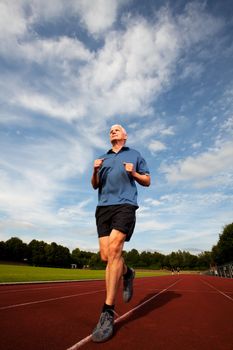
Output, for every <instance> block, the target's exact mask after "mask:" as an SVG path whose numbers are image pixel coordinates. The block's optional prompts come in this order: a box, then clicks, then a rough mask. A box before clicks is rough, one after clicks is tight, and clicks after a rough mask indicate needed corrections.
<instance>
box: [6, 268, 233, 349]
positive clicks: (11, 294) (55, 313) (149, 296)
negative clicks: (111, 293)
mask: <svg viewBox="0 0 233 350" xmlns="http://www.w3.org/2000/svg"><path fill="white" fill-rule="evenodd" d="M104 296H105V291H104V282H103V281H92V282H72V283H56V284H55V283H54V284H52V283H51V284H32V285H14V286H13V285H11V286H6V285H5V286H0V332H1V333H0V349H2V350H3V349H4V350H15V349H17V350H68V349H72V350H76V349H79V348H81V349H83V350H92V349H99V350H101V349H111V350H119V349H120V350H124V349H133V350H139V349H140V350H141V349H144V348H145V349H148V350H150V349H151V350H154V349H157V350H170V349H172V350H177V349H179V350H182V349H185V350H209V349H211V350H232V349H233V280H230V279H223V278H218V277H207V276H201V275H182V274H181V275H178V276H166V277H153V278H152V277H151V278H140V279H135V292H134V298H133V300H132V301H131V302H130V303H129V304H124V303H123V302H122V298H121V290H120V291H119V295H118V300H117V308H116V311H117V313H118V314H119V319H118V320H117V321H116V324H115V334H114V336H113V338H112V339H111V340H109V341H108V342H106V343H102V344H95V343H92V342H91V341H90V339H89V338H90V337H89V335H90V334H91V331H92V329H93V327H94V326H95V325H96V322H97V321H98V318H99V313H100V310H101V306H102V303H103V301H104Z"/></svg>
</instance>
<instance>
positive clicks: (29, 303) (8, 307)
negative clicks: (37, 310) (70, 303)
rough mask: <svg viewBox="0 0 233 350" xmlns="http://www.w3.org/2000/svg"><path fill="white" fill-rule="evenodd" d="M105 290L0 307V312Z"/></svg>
mask: <svg viewBox="0 0 233 350" xmlns="http://www.w3.org/2000/svg"><path fill="white" fill-rule="evenodd" d="M104 291H105V289H100V290H96V291H94V292H85V293H78V294H71V295H65V296H63V297H57V298H50V299H44V300H37V301H30V302H28V303H22V304H15V305H8V306H2V307H0V311H1V310H8V309H14V308H16V307H22V306H27V305H34V304H40V303H47V302H49V301H54V300H61V299H68V298H75V297H79V296H82V295H88V294H96V293H100V292H104Z"/></svg>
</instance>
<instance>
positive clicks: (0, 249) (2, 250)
mask: <svg viewBox="0 0 233 350" xmlns="http://www.w3.org/2000/svg"><path fill="white" fill-rule="evenodd" d="M0 260H6V244H5V242H3V241H1V242H0Z"/></svg>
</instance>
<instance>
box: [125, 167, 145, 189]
mask: <svg viewBox="0 0 233 350" xmlns="http://www.w3.org/2000/svg"><path fill="white" fill-rule="evenodd" d="M124 166H125V170H126V171H127V172H128V173H130V174H131V175H132V176H133V178H134V180H135V181H137V182H138V183H139V184H140V185H142V186H150V175H149V174H139V173H137V172H136V171H134V166H133V163H124Z"/></svg>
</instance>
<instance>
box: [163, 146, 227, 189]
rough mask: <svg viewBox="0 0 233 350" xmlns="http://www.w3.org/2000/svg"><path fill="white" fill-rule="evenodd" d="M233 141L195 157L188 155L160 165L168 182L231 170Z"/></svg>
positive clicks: (199, 177)
mask: <svg viewBox="0 0 233 350" xmlns="http://www.w3.org/2000/svg"><path fill="white" fill-rule="evenodd" d="M232 159H233V142H226V143H225V144H222V145H221V147H220V148H218V149H216V150H211V151H209V152H204V153H202V154H200V155H198V156H197V157H188V158H186V159H184V160H180V161H178V162H177V163H174V164H172V165H165V166H162V168H161V170H162V171H163V172H165V174H166V178H167V180H168V181H169V182H177V181H187V180H196V181H197V180H199V179H202V178H205V177H208V176H210V177H211V176H215V175H217V174H218V173H220V172H222V171H230V170H232Z"/></svg>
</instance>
